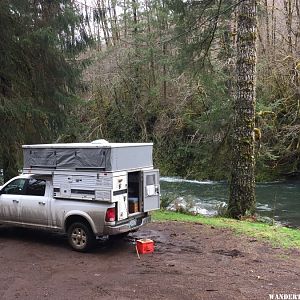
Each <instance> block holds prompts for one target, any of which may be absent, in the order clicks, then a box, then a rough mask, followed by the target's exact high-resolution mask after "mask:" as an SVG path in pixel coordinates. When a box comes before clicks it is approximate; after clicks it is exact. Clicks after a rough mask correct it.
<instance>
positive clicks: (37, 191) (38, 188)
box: [25, 178, 46, 196]
mask: <svg viewBox="0 0 300 300" xmlns="http://www.w3.org/2000/svg"><path fill="white" fill-rule="evenodd" d="M45 189H46V180H44V179H35V178H30V179H29V181H28V185H27V189H26V192H25V195H31V196H44V195H45Z"/></svg>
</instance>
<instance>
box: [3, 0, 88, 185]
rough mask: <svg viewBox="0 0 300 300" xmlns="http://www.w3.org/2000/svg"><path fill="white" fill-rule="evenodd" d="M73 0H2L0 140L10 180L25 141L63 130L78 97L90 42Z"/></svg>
mask: <svg viewBox="0 0 300 300" xmlns="http://www.w3.org/2000/svg"><path fill="white" fill-rule="evenodd" d="M72 3H73V1H71V0H54V1H43V0H40V1H30V0H26V1H18V0H2V1H1V2H0V140H1V146H0V147H1V148H0V153H1V158H0V161H2V165H3V168H4V177H5V180H7V179H9V178H10V177H12V176H13V175H15V174H16V173H17V170H18V169H17V164H16V161H17V158H18V151H17V149H20V147H21V144H22V143H38V142H43V141H49V139H50V140H51V139H53V137H56V136H57V135H58V132H59V131H60V130H61V128H62V127H63V125H64V122H65V115H66V114H68V110H69V108H70V106H71V104H72V103H73V102H74V100H75V93H74V92H75V87H76V83H77V82H78V78H79V77H78V76H79V74H80V70H81V66H80V65H79V64H78V62H77V61H76V57H77V54H78V53H79V51H80V50H82V49H83V48H84V47H85V46H86V43H87V42H88V41H87V40H86V38H85V37H86V35H85V34H84V27H82V26H81V24H80V20H79V17H78V16H77V15H76V11H75V9H74V7H73V4H72Z"/></svg>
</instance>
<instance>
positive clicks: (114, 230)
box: [104, 216, 151, 235]
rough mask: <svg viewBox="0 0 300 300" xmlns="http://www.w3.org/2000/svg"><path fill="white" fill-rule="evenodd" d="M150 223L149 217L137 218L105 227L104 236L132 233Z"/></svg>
mask: <svg viewBox="0 0 300 300" xmlns="http://www.w3.org/2000/svg"><path fill="white" fill-rule="evenodd" d="M150 222H151V216H137V217H134V218H131V219H129V220H128V221H127V222H126V223H122V224H117V225H114V226H112V225H105V226H104V234H105V235H115V234H120V233H124V232H129V231H134V230H137V229H138V228H140V227H142V226H144V225H146V224H148V223H150Z"/></svg>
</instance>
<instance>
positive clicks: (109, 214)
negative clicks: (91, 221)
mask: <svg viewBox="0 0 300 300" xmlns="http://www.w3.org/2000/svg"><path fill="white" fill-rule="evenodd" d="M115 220H116V209H115V208H114V207H111V208H108V209H107V211H106V215H105V221H106V222H114V221H115Z"/></svg>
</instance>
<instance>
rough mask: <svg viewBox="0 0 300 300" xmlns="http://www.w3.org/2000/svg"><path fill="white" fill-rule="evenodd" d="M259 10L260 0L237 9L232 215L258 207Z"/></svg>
mask: <svg viewBox="0 0 300 300" xmlns="http://www.w3.org/2000/svg"><path fill="white" fill-rule="evenodd" d="M256 10H257V8H256V0H244V1H241V2H240V4H239V6H238V11H237V22H238V23H237V57H236V95H235V105H234V133H233V144H232V145H233V155H232V170H231V182H230V199H229V206H228V212H229V215H230V216H231V217H234V218H238V217H240V216H244V215H245V214H247V213H249V214H253V213H254V211H255V176H254V167H255V159H254V122H255V99H256V39H257V12H256Z"/></svg>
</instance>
